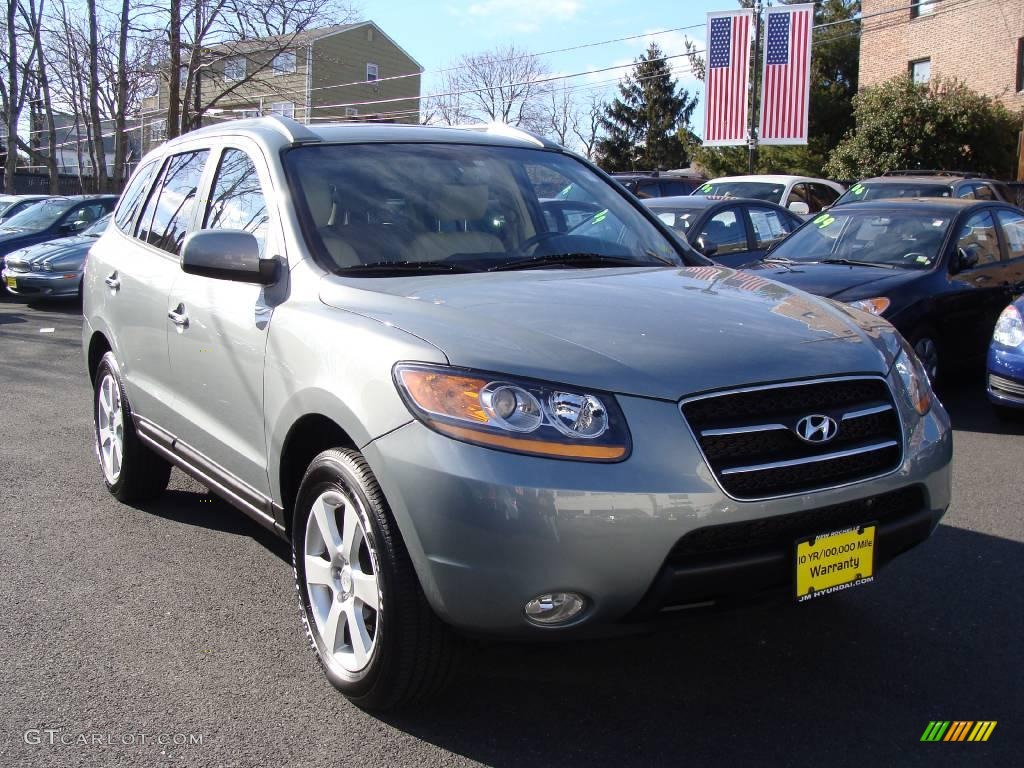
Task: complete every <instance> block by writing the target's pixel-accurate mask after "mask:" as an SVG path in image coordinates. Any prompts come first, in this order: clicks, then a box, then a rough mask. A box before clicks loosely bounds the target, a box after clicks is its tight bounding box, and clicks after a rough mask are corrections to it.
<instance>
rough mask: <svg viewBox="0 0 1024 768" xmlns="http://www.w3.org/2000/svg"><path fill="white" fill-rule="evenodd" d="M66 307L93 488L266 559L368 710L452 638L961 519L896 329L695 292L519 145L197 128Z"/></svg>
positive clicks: (739, 581) (797, 592)
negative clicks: (87, 382) (184, 511)
mask: <svg viewBox="0 0 1024 768" xmlns="http://www.w3.org/2000/svg"><path fill="white" fill-rule="evenodd" d="M570 184H571V185H573V187H574V188H575V189H576V190H578V192H577V195H576V199H574V200H572V201H571V206H570V207H571V210H570V207H567V204H566V201H564V200H559V199H557V197H556V194H557V191H558V190H560V189H564V188H565V187H566V186H567V185H570ZM570 214H571V215H570ZM577 230H579V231H577ZM581 232H585V233H586V234H581ZM84 308H85V325H84V330H83V345H84V351H85V357H86V361H87V364H88V370H89V375H90V376H91V378H92V381H93V383H94V386H95V421H96V451H97V454H98V457H99V461H100V466H101V467H102V470H103V478H104V481H105V482H106V485H107V487H108V488H109V489H110V492H111V493H112V494H113V495H114V496H115V497H116V498H118V499H120V500H121V501H124V502H129V501H131V502H137V501H140V500H144V499H147V498H152V497H154V496H156V495H157V494H159V493H161V492H162V491H163V490H164V489H165V487H166V485H167V482H168V475H169V473H170V470H171V467H172V465H173V466H177V467H179V468H181V469H182V470H184V471H185V472H187V473H189V474H190V475H192V476H194V477H195V478H197V479H198V480H199V481H200V482H202V483H203V484H205V485H207V486H209V488H210V489H211V490H213V491H214V492H216V493H217V494H219V495H221V496H223V497H224V498H225V499H226V500H228V501H229V502H230V503H232V504H233V505H235V506H237V507H238V508H239V509H241V510H242V511H243V512H245V513H246V514H248V515H250V516H251V517H253V518H254V519H255V520H257V521H258V522H260V523H262V524H263V525H265V526H266V527H268V528H269V529H271V530H273V531H274V532H276V533H277V534H279V535H280V536H282V537H284V538H285V539H286V540H288V541H289V542H290V543H291V547H292V552H293V557H294V571H295V585H296V589H297V591H298V597H299V602H300V604H301V607H302V616H303V618H304V621H305V628H306V630H307V632H308V636H309V640H310V642H311V644H312V646H313V648H314V650H315V651H316V653H317V655H318V657H319V659H320V661H321V662H322V664H323V667H324V670H325V671H326V674H327V677H328V678H329V679H330V681H331V682H332V683H333V684H334V685H335V686H337V687H338V688H339V689H340V690H341V691H342V692H344V693H345V694H346V695H347V696H349V697H350V698H351V699H352V700H353V701H355V702H357V703H358V704H360V705H361V706H364V707H370V708H383V707H387V706H392V705H395V704H399V703H403V702H407V701H409V700H412V699H414V698H417V697H421V696H423V695H426V694H428V693H430V692H431V691H433V690H434V689H436V688H437V687H438V686H439V685H440V684H441V683H442V682H443V681H444V680H445V678H446V676H447V674H448V672H449V670H450V669H451V666H452V662H453V660H454V658H455V657H456V656H457V655H458V649H459V644H460V638H462V637H464V636H465V635H466V634H468V633H473V634H484V635H503V636H518V637H522V638H530V637H542V636H543V637H552V636H557V637H565V638H572V637H578V636H581V635H583V634H592V633H598V632H620V631H624V630H630V629H636V628H640V627H644V628H646V627H650V626H651V625H655V624H659V623H661V622H664V621H667V620H669V619H670V618H671V617H672V616H677V615H679V613H680V612H681V610H682V609H690V608H694V607H702V606H709V605H729V604H733V603H740V602H744V601H747V600H750V599H751V598H759V597H762V596H765V595H776V596H778V595H781V596H783V597H784V598H785V599H788V600H791V601H807V600H811V599H814V598H817V597H819V596H822V595H828V594H830V593H832V592H837V591H841V590H845V589H848V588H851V587H855V586H858V585H862V584H867V583H870V582H872V581H874V580H875V579H876V578H877V575H878V571H879V569H880V568H881V566H883V565H884V564H885V563H887V562H888V561H890V560H891V559H892V558H893V557H895V556H896V555H898V554H900V553H901V552H903V551H905V550H907V549H909V548H910V547H912V546H914V545H915V544H917V543H919V542H921V541H923V540H924V539H926V538H927V537H928V536H929V535H930V534H931V532H932V530H933V529H934V528H935V526H936V525H937V524H938V521H939V519H940V518H941V517H942V515H943V513H944V511H945V509H946V507H947V505H948V503H949V498H950V459H951V453H952V444H951V433H950V426H949V420H948V417H947V415H946V412H945V410H944V409H943V407H942V405H941V404H940V403H939V402H938V401H937V400H936V399H935V398H934V396H933V395H932V393H931V390H930V388H929V385H928V382H927V377H926V376H925V375H924V373H923V371H922V370H921V367H920V364H919V363H918V361H917V359H916V358H915V357H914V354H913V352H912V351H911V350H910V349H909V348H908V347H907V345H906V343H905V342H904V341H903V340H902V338H901V337H900V336H899V335H898V334H897V333H896V332H895V331H894V330H893V329H892V327H891V326H890V325H889V324H888V323H886V322H885V321H884V320H881V319H879V318H876V317H874V316H871V315H868V314H865V313H862V312H859V311H856V310H854V309H851V308H848V307H845V306H844V305H841V304H837V303H834V302H830V301H828V300H824V299H819V298H816V297H813V296H810V295H808V294H805V293H802V292H800V291H796V290H793V289H790V288H787V287H785V286H783V285H779V284H777V283H773V282H771V281H768V280H764V279H761V278H759V277H756V276H753V275H748V274H743V273H740V272H735V271H733V270H730V269H726V268H723V267H718V266H715V265H713V264H710V263H709V262H708V261H707V260H706V259H704V258H703V257H702V256H700V255H698V254H696V253H694V252H693V251H691V250H690V249H689V248H688V246H686V244H685V243H683V242H682V241H681V240H679V239H678V238H675V237H673V236H672V234H671V233H670V231H669V230H668V229H666V228H665V226H664V225H663V224H662V223H661V222H660V221H659V220H658V219H657V218H656V217H655V216H654V215H653V214H652V213H651V212H650V211H648V210H646V209H645V208H644V207H643V206H642V205H640V203H639V202H638V201H636V200H634V199H633V198H632V196H631V195H629V194H628V193H627V192H626V191H625V190H624V189H622V187H621V186H619V185H617V184H615V183H614V182H612V181H611V180H610V178H609V177H608V176H606V175H605V174H603V173H601V172H600V171H599V170H597V169H596V168H595V167H594V166H592V165H590V164H589V163H587V162H586V161H584V160H583V159H581V158H579V157H576V156H575V155H573V154H571V153H569V152H566V151H564V150H562V149H561V148H559V147H557V146H554V145H552V144H549V143H547V142H545V141H543V140H540V139H537V138H535V137H533V136H531V135H528V134H525V133H520V132H517V131H512V130H510V129H498V128H490V129H487V130H464V129H446V128H428V127H417V126H398V125H356V124H348V125H337V126H317V127H315V128H313V127H304V126H302V125H299V124H298V123H295V122H292V121H289V120H284V119H278V118H264V119H259V120H247V121H237V122H232V123H230V124H227V125H221V126H216V127H212V128H205V129H201V130H198V131H195V132H193V133H189V134H187V135H185V136H183V137H181V138H178V139H175V140H173V141H170V142H168V143H167V144H165V145H163V146H162V147H160V148H159V149H157V150H155V151H154V152H152V153H151V154H150V155H148V156H147V157H146V158H145V159H144V160H143V162H142V164H141V167H140V168H139V169H138V171H137V172H136V173H135V175H134V177H133V178H132V180H131V182H130V183H129V185H128V188H127V190H126V191H125V193H124V195H123V196H122V198H121V201H120V204H119V205H118V207H117V210H116V212H115V215H114V222H113V225H112V226H111V227H110V228H109V229H108V230H107V232H106V234H104V235H103V236H102V237H101V238H100V240H99V241H98V242H97V243H96V245H95V246H94V247H93V248H92V251H91V253H90V256H89V259H88V264H87V268H86V273H85V286H84ZM882 589H884V586H883V587H882Z"/></svg>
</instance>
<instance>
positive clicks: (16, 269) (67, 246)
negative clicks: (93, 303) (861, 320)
mask: <svg viewBox="0 0 1024 768" xmlns="http://www.w3.org/2000/svg"><path fill="white" fill-rule="evenodd" d="M110 216H111V214H109V213H108V214H107V215H106V216H104V217H103V218H102V219H100V220H99V221H97V222H96V223H94V224H93V225H92V226H91V227H89V228H88V229H86V230H85V231H84V232H82V234H80V235H72V236H71V237H62V238H60V239H58V240H51V241H50V242H48V243H40V244H39V245H30V246H29V247H28V248H22V249H20V250H17V251H12V252H11V253H9V254H7V258H6V265H5V267H4V270H3V273H2V279H3V282H4V284H5V285H6V286H7V290H8V291H10V292H11V293H13V294H15V295H16V296H25V297H29V298H31V297H42V296H46V297H61V296H64V297H76V296H80V295H81V293H82V274H83V273H84V272H85V257H86V256H87V255H88V254H89V249H90V248H91V247H92V245H93V243H95V242H96V240H97V238H99V236H100V235H102V234H103V232H104V231H105V230H106V228H107V224H109V223H110Z"/></svg>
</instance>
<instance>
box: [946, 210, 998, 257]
mask: <svg viewBox="0 0 1024 768" xmlns="http://www.w3.org/2000/svg"><path fill="white" fill-rule="evenodd" d="M956 245H957V248H962V249H963V250H964V251H966V252H967V253H974V254H977V256H978V264H977V266H979V267H981V266H984V265H986V264H994V263H996V262H998V261H999V241H998V240H997V239H996V223H995V222H994V221H992V214H991V213H989V212H988V211H979V212H978V213H975V214H974V215H973V216H971V217H970V218H969V219H967V221H966V222H964V224H963V226H961V227H960V234H959V235H958V236H957V243H956Z"/></svg>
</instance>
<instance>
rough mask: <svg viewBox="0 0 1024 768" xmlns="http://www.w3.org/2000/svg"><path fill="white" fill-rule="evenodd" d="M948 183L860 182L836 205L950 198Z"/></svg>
mask: <svg viewBox="0 0 1024 768" xmlns="http://www.w3.org/2000/svg"><path fill="white" fill-rule="evenodd" d="M949 196H950V185H949V183H948V182H938V183H928V182H913V181H911V182H900V181H897V182H869V183H865V182H863V181H858V182H857V183H856V184H854V185H853V186H852V187H850V188H849V189H848V190H847V191H846V193H845V194H843V195H842V196H841V197H840V198H839V200H837V201H836V204H837V205H838V204H839V203H851V202H853V201H855V200H881V199H891V198H896V197H949Z"/></svg>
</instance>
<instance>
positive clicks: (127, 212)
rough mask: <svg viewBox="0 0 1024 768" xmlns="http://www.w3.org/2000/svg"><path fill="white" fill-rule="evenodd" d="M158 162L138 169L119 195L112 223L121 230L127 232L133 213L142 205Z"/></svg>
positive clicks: (133, 219) (133, 217)
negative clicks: (119, 198) (119, 199)
mask: <svg viewBox="0 0 1024 768" xmlns="http://www.w3.org/2000/svg"><path fill="white" fill-rule="evenodd" d="M159 167H160V166H159V164H158V163H148V164H146V165H145V166H143V167H142V168H140V169H139V172H138V173H136V174H135V177H134V178H133V179H132V180H131V183H129V184H128V188H127V189H126V190H125V191H124V194H123V195H121V201H120V203H118V206H117V211H116V212H115V213H114V224H115V225H117V228H118V229H120V230H121V231H122V232H129V231H130V228H131V225H132V222H133V221H135V214H136V213H138V212H139V208H141V207H142V201H143V200H145V199H146V192H148V191H149V185H150V184H151V183H152V181H153V176H155V175H156V172H157V169H158V168H159Z"/></svg>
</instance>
